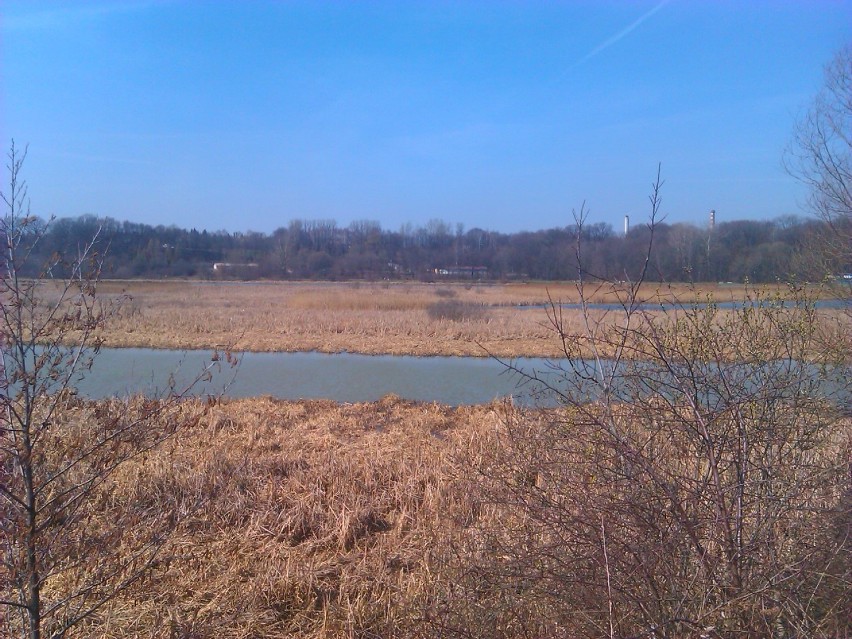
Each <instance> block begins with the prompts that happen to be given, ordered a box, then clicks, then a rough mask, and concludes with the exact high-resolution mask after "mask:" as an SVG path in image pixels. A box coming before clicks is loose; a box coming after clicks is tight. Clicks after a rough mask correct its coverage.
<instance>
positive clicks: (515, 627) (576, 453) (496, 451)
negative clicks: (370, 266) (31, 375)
mask: <svg viewBox="0 0 852 639" xmlns="http://www.w3.org/2000/svg"><path fill="white" fill-rule="evenodd" d="M102 406H103V405H102V404H100V405H99V404H90V403H87V402H81V401H78V400H74V401H73V402H72V404H71V405H69V408H70V410H71V413H72V414H73V415H76V416H77V417H78V418H80V421H76V422H75V420H73V419H72V420H70V421H69V422H68V423H69V424H70V423H72V422H75V423H77V427H78V428H79V427H80V424H81V423H91V419H86V418H87V416H88V417H91V415H90V412H91V411H97V410H103V408H102ZM590 410H591V409H590ZM661 410H662V407H661ZM182 411H183V416H182V418H183V419H184V420H185V421H187V423H188V424H190V425H189V426H187V427H185V428H184V429H183V430H182V431H181V436H180V437H179V438H175V439H171V440H169V441H168V442H166V444H165V445H163V446H161V447H160V448H158V449H157V450H153V451H151V452H150V453H148V454H147V455H146V456H144V457H141V458H138V459H136V460H133V461H132V462H129V463H127V464H125V465H124V466H122V468H121V470H120V472H119V473H117V474H116V475H115V476H114V477H113V478H112V480H111V482H110V483H109V484H106V485H104V486H103V487H101V488H100V489H99V490H98V496H97V498H96V499H93V500H92V501H91V503H90V504H88V505H87V506H86V508H87V511H86V512H87V516H88V517H89V522H90V524H89V525H90V527H91V530H92V531H93V532H96V531H97V530H99V529H100V528H101V527H102V528H103V529H104V530H108V529H110V528H111V522H113V521H123V522H131V523H130V524H128V526H127V527H126V528H125V529H124V530H122V536H121V538H117V539H116V540H115V541H116V543H117V544H118V545H117V546H116V547H118V548H121V547H123V546H122V544H125V543H126V544H127V547H130V546H131V545H132V544H131V543H130V541H132V540H133V539H136V538H139V537H140V536H144V535H145V534H146V531H147V530H148V527H149V524H148V522H147V521H146V517H154V518H155V519H157V520H158V521H159V520H160V519H162V518H167V519H168V520H169V521H170V522H171V528H172V532H171V534H170V536H169V537H168V539H167V540H166V543H165V544H164V545H163V547H162V549H161V550H160V552H159V554H158V557H159V560H158V561H157V562H156V563H155V565H154V569H153V571H151V572H150V573H149V574H148V576H147V577H146V578H145V579H144V580H142V581H138V582H136V583H134V584H133V586H132V588H130V589H129V590H127V591H125V592H123V593H120V594H119V596H117V597H116V598H114V599H112V600H111V601H110V602H109V604H108V605H107V606H105V607H104V608H102V609H100V610H98V611H97V612H96V613H95V614H94V615H93V616H91V617H90V618H89V619H87V620H86V621H85V622H84V624H83V625H82V626H80V627H78V629H77V630H76V634H75V636H76V637H83V638H85V639H107V638H109V639H118V638H122V637H138V638H140V639H143V638H148V637H150V638H154V637H182V638H189V637H195V638H202V637H204V638H206V637H220V638H248V637H252V638H256V639H261V638H267V637H268V638H278V637H304V638H308V637H310V638H319V637H443V636H469V637H498V636H499V637H512V638H521V637H529V636H549V637H558V636H564V637H574V636H609V635H608V634H607V632H606V624H607V620H606V615H605V612H604V611H605V610H606V597H607V594H606V586H605V583H606V582H605V581H601V579H602V577H603V575H604V573H603V572H601V571H602V570H603V568H602V566H601V564H599V563H597V562H598V559H599V554H600V549H601V548H602V547H605V548H606V550H607V551H608V552H609V555H608V558H609V562H610V564H609V565H610V566H611V567H612V568H611V569H612V584H613V588H617V589H618V590H617V591H613V592H615V595H611V596H612V597H613V598H614V601H616V605H617V606H618V608H617V611H616V612H617V615H618V619H619V623H620V624H621V627H622V628H626V627H629V625H630V624H631V622H632V621H634V620H635V619H638V618H641V616H642V614H641V613H640V612H638V611H637V610H638V609H637V608H635V607H631V606H630V605H628V603H629V602H633V603H636V602H637V601H655V600H654V599H653V596H652V595H650V594H649V592H648V591H647V587H648V582H647V581H645V578H646V577H647V576H648V575H655V578H660V579H663V580H664V581H665V580H667V579H669V578H671V579H672V581H671V582H670V585H671V587H672V588H676V586H677V584H678V583H680V582H675V581H674V579H675V578H677V579H682V580H684V583H688V584H691V585H690V590H689V591H686V590H684V591H677V592H676V591H675V590H672V592H671V594H672V597H674V598H669V597H668V596H664V597H663V599H662V601H663V602H670V603H671V605H672V606H676V605H677V604H678V601H683V600H686V599H687V597H692V596H696V597H699V598H700V596H701V593H702V592H707V593H709V592H711V589H712V579H713V577H712V575H710V576H707V575H704V574H703V573H702V572H701V571H700V569H697V568H696V570H697V572H695V573H692V572H690V571H691V570H692V569H691V568H690V567H689V565H687V564H686V563H684V562H682V561H680V560H679V561H674V562H672V561H671V560H670V557H673V556H679V557H682V558H685V557H686V555H685V554H684V553H685V550H684V549H685V547H686V546H688V544H689V543H690V542H689V537H688V535H681V534H680V532H679V530H680V529H679V528H678V527H677V525H675V524H681V523H683V522H684V521H685V520H683V519H681V518H679V517H678V516H677V514H676V513H671V512H668V511H667V510H666V508H665V507H664V505H663V504H662V502H660V501H659V500H657V499H656V498H655V497H654V495H653V494H652V493H648V491H652V489H653V486H652V484H648V483H645V482H641V481H637V480H635V478H634V480H630V478H629V477H626V476H625V475H624V474H623V473H624V469H623V468H622V467H620V466H619V465H618V464H617V463H616V462H615V460H614V459H613V458H612V457H611V456H610V455H609V453H608V451H607V447H606V446H603V445H597V446H596V445H595V444H594V443H593V441H592V440H593V439H594V437H591V438H590V437H589V436H592V435H593V431H592V430H591V429H592V428H593V427H594V424H593V423H592V422H590V420H589V415H585V416H584V415H582V414H580V413H577V412H576V411H571V410H566V409H559V410H551V411H543V410H536V411H529V412H527V411H519V410H518V409H516V408H514V407H512V406H511V405H510V404H508V403H505V402H503V403H493V404H490V405H487V406H476V407H465V408H448V407H445V406H440V405H436V404H418V403H413V402H407V401H403V400H400V399H398V398H393V397H388V398H385V399H383V400H382V401H379V402H375V403H364V404H336V403H333V402H325V401H302V402H287V401H278V400H273V399H268V398H256V399H249V400H239V401H229V402H222V403H218V404H214V405H208V404H206V403H204V402H201V401H197V400H187V401H186V402H184V404H183V408H182ZM590 414H591V413H590ZM661 416H662V412H661V413H660V415H659V416H658V417H660V418H661ZM643 417H644V416H642V415H638V414H637V413H636V412H635V411H632V409H630V408H629V407H626V406H625V407H622V408H621V409H619V411H618V415H617V416H616V419H617V421H618V423H619V424H620V425H621V426H622V427H623V428H624V432H625V433H630V434H631V436H632V437H635V438H636V441H646V440H647V444H646V445H647V446H651V448H649V449H648V450H647V452H646V453H645V454H648V455H653V456H654V460H655V463H658V462H661V461H662V460H664V459H666V460H668V462H667V465H666V466H665V468H667V470H668V473H667V475H666V478H668V479H671V480H672V481H675V480H676V478H677V477H684V478H685V481H686V482H687V483H684V484H683V485H680V484H678V485H677V489H678V490H683V499H684V500H685V501H684V502H683V503H684V505H685V507H686V508H687V509H689V511H690V512H694V513H695V516H696V519H694V523H695V525H696V526H701V527H705V526H712V525H713V520H712V518H710V519H703V515H702V514H701V513H702V512H703V511H702V510H701V507H700V503H699V501H697V500H698V499H699V498H700V492H695V491H700V490H701V488H700V485H695V484H693V483H691V480H690V479H689V478H690V477H692V476H693V473H697V474H698V476H700V475H701V474H702V472H703V471H702V468H703V466H702V464H703V462H702V460H701V459H700V458H698V457H694V456H689V455H684V454H683V451H684V450H686V449H687V448H688V447H689V444H688V442H686V441H685V440H682V437H681V434H678V433H677V431H676V429H672V430H671V432H672V433H675V434H677V435H678V437H676V438H671V437H669V436H667V435H666V432H668V431H665V432H664V431H659V432H656V431H655V432H651V431H646V430H644V429H645V428H646V426H642V423H643V422H642V419H641V418H643ZM637 418H638V419H637ZM672 419H675V420H677V419H678V417H677V416H672ZM661 423H664V425H665V426H667V427H668V426H672V424H674V423H675V422H672V421H671V419H670V420H669V421H668V422H661ZM152 426H153V427H157V426H158V425H157V424H156V423H153V424H152ZM554 429H556V430H554ZM643 432H644V433H645V435H647V437H646V436H645V435H643ZM842 432H846V433H848V424H846V425H845V426H844V427H843V428H841V429H840V430H839V431H838V434H837V437H835V438H834V439H833V440H832V441H828V442H824V443H823V444H821V445H820V448H819V451H817V450H816V449H814V451H812V452H809V453H807V454H808V455H811V456H813V455H828V456H831V457H832V458H833V459H837V458H840V459H842V458H843V456H844V455H847V456H848V451H849V449H848V446H849V442H848V440H847V441H844V437H845V436H841V433H842ZM572 433H574V434H575V435H577V437H574V436H573V435H572ZM649 438H650V439H649ZM598 441H600V440H598ZM824 444H829V445H824ZM814 460H815V461H819V460H818V459H817V458H816V457H814ZM641 461H644V459H643V460H641ZM642 472H643V470H642V469H641V468H637V470H636V471H635V473H636V477H639V476H640V475H641V473H642ZM784 472H785V473H788V474H790V473H793V474H795V473H796V472H797V471H796V470H795V468H794V467H790V468H787V469H786V470H785V471H784ZM567 485H570V486H571V487H572V491H569V492H566V486H567ZM758 485H759V484H756V486H758ZM812 489H813V491H814V495H815V498H818V499H820V500H821V499H825V500H828V502H831V503H837V502H838V499H839V500H840V503H843V500H844V499H846V500H848V496H846V497H844V493H843V491H844V484H843V483H842V482H841V483H831V482H829V483H822V484H815V485H814V486H813V487H812ZM602 505H609V507H615V506H619V507H622V508H623V511H619V512H620V513H621V514H620V515H619V517H616V516H615V514H616V512H615V511H614V510H612V511H610V516H611V517H610V516H608V517H607V518H606V519H605V520H604V521H603V526H602V523H601V520H600V519H597V518H595V517H594V516H593V514H594V512H596V509H597V508H599V507H601V506H602ZM812 505H820V504H817V502H813V504H812ZM804 506H805V507H807V506H808V504H805V505H804ZM584 508H585V510H584ZM652 511H653V513H652ZM803 512H804V511H803ZM836 512H837V515H836V518H835V520H834V523H833V524H832V523H831V522H830V521H829V522H828V523H829V524H830V525H824V522H822V520H820V519H818V518H815V517H814V515H811V516H809V517H796V518H793V519H791V520H790V521H789V522H788V523H789V524H790V525H791V526H792V527H784V526H782V525H780V524H781V522H779V525H778V526H775V527H773V528H772V530H775V531H778V532H779V533H781V532H782V531H786V533H784V534H785V535H787V536H786V537H780V538H779V543H781V544H782V546H783V548H784V549H785V550H784V552H786V553H790V554H789V561H790V562H792V564H791V565H796V563H795V562H796V561H798V560H799V559H800V557H799V556H798V555H797V554H796V553H798V552H801V551H804V552H807V553H811V552H817V553H818V551H819V548H820V546H819V545H818V544H819V539H821V538H822V537H826V539H829V538H832V536H833V535H838V534H840V535H842V534H844V533H843V530H844V528H843V526H848V522H847V521H846V520H844V519H843V518H842V517H843V516H842V515H841V513H842V511H841V510H837V511H836ZM133 513H136V514H137V515H138V516H135V519H133V518H131V517H129V516H128V515H129V514H133ZM144 513H148V515H147V516H141V515H139V514H142V515H144ZM531 514H534V516H532V517H531V516H530V515H531ZM652 514H653V516H654V517H659V519H658V520H656V523H655V520H649V519H647V518H645V516H651V515H652ZM845 516H846V517H847V518H848V514H847V515H845ZM134 521H135V523H132V522H134ZM688 521H693V520H692V519H689V520H688ZM649 526H650V527H652V528H654V530H655V532H656V533H657V534H660V533H662V532H663V531H666V533H665V537H664V539H663V542H664V543H665V544H668V545H664V546H659V547H658V546H657V545H655V544H653V543H650V544H648V543H646V542H647V541H648V538H647V535H649V534H650V533H649V530H650V528H649ZM601 530H603V534H604V535H605V539H606V541H605V542H604V545H603V546H602V545H601V538H600V534H601ZM572 531H573V532H572ZM705 532H706V531H705V530H704V529H703V528H702V529H701V532H699V535H704V534H705ZM800 534H804V535H805V536H809V538H810V539H812V541H813V542H814V543H815V544H817V545H816V546H814V547H811V546H797V545H795V544H794V543H793V542H792V537H790V536H789V535H793V536H796V535H800ZM595 535H598V536H597V537H596V536H595ZM594 539H598V544H597V545H595V544H594V543H592V545H591V546H584V545H583V544H584V543H585V542H586V541H587V540H594ZM643 540H644V541H643ZM650 541H651V542H653V541H654V540H653V539H650ZM701 543H707V544H708V551H709V552H711V553H718V554H719V555H720V557H721V558H724V557H725V554H724V548H723V547H722V546H717V545H714V542H713V541H712V540H711V538H709V537H707V538H706V539H705V537H703V536H702V537H701ZM823 547H824V548H826V549H828V548H830V547H832V546H829V545H826V546H823ZM814 549H815V550H814ZM657 551H659V554H654V552H657ZM669 551H676V552H675V554H674V555H669V554H667V553H668V552H669ZM636 552H639V553H643V554H641V555H640V556H641V558H642V561H643V565H646V566H647V574H644V573H641V572H638V573H637V572H636V571H635V570H632V569H629V565H630V562H631V561H632V560H633V559H635V557H634V553H636ZM752 552H757V549H754V550H752V551H750V553H752ZM714 556H715V555H714ZM749 557H752V555H751V554H750V555H749ZM755 557H756V556H755ZM819 558H820V560H823V559H826V558H823V557H822V555H819ZM827 559H828V560H830V559H831V557H828V558H827ZM842 559H843V558H842V556H841V555H835V558H834V560H835V562H838V561H841V560H842ZM785 560H786V559H785ZM713 561H715V559H714V560H713ZM747 565H748V566H751V567H752V568H753V569H754V570H758V571H759V570H761V569H762V568H763V566H764V564H763V563H761V562H759V561H750V560H749V561H748V564H747ZM820 565H821V566H822V569H823V571H822V574H823V578H824V579H825V578H826V577H827V575H828V573H829V572H830V570H838V569H841V568H842V566H840V565H839V564H837V563H835V564H834V565H831V564H825V563H823V564H820ZM92 568H93V566H92V565H90V564H88V563H85V562H84V563H81V564H80V565H79V570H90V569H92ZM723 569H724V562H722V561H720V564H719V567H718V568H717V569H715V570H716V571H721V570H723ZM566 570H567V571H568V572H567V573H566V572H564V571H566ZM583 571H587V572H583ZM571 575H573V577H571ZM690 575H693V577H690ZM708 579H709V580H710V581H707V580H708ZM815 583H816V582H809V585H811V586H814V585H815ZM662 584H663V582H660V583H658V584H657V585H658V586H659V585H662ZM47 585H48V589H47V591H48V592H49V593H51V594H56V591H57V590H60V591H61V589H62V588H63V587H64V582H62V581H58V580H55V581H49V582H48V584H47ZM783 585H784V584H783V582H781V583H779V587H782V586H783ZM821 592H823V591H821ZM826 592H828V593H829V594H830V593H831V591H826ZM834 592H835V594H836V593H837V591H834ZM770 594H771V593H770ZM705 596H710V597H711V599H705V604H706V605H707V606H710V607H712V605H713V600H712V596H713V595H705ZM678 598H680V599H678ZM559 601H563V602H570V606H567V607H566V606H560V605H559ZM814 601H816V600H813V599H812V600H811V604H813V602H814ZM824 602H825V604H826V605H830V600H829V598H826V599H825V600H824ZM717 603H718V602H717ZM782 603H783V602H782ZM817 603H819V602H818V601H817ZM738 610H745V608H742V607H741V608H739V609H738ZM757 612H759V611H757ZM842 612H843V611H842V610H840V609H837V608H835V609H833V610H828V617H829V618H830V619H829V621H830V623H834V624H835V625H834V626H831V627H833V628H835V629H842ZM759 614H762V615H763V616H762V617H760V619H761V620H763V619H768V620H771V619H773V618H774V617H773V615H775V614H777V610H775V611H773V610H764V611H763V613H759ZM631 615H633V616H631ZM837 624H839V625H837ZM687 630H688V629H687ZM687 630H685V631H684V632H685V633H686V634H681V635H680V636H691V635H689V632H688V631H687ZM616 636H621V635H616ZM660 636H668V635H667V634H665V633H663V634H660ZM696 636H697V635H696ZM708 636H717V635H715V634H712V633H711V635H708ZM718 636H723V635H718ZM724 636H727V635H724ZM755 636H756V635H755Z"/></svg>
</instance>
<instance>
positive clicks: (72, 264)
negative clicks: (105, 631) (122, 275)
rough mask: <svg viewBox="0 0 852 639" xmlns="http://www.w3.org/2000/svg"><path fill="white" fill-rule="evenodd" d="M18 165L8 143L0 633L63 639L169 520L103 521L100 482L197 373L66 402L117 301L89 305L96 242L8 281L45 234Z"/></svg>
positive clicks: (0, 230)
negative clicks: (125, 394)
mask: <svg viewBox="0 0 852 639" xmlns="http://www.w3.org/2000/svg"><path fill="white" fill-rule="evenodd" d="M25 156H26V152H25V151H24V152H21V151H20V150H19V149H18V148H16V147H15V145H14V143H13V144H12V146H11V150H10V152H9V154H8V162H9V163H8V165H7V170H8V174H9V179H10V181H9V191H8V193H3V195H2V198H3V202H4V204H5V207H6V211H5V214H4V216H3V219H2V222H0V224H2V226H0V241H2V250H3V255H2V258H0V271H2V272H1V273H0V301H2V312H0V340H2V342H1V343H2V362H3V372H4V375H3V379H2V383H1V384H0V410H2V417H0V504H2V511H0V634H2V635H3V636H7V637H20V638H22V639H23V638H24V637H26V638H27V639H39V638H40V637H42V636H47V637H51V638H59V637H64V636H65V635H66V633H67V632H68V631H69V629H71V628H73V627H74V626H75V625H77V624H79V623H80V622H82V621H83V620H85V619H87V618H88V617H90V616H91V615H92V614H93V613H95V612H96V611H98V610H99V609H100V608H101V607H102V606H104V604H105V603H107V602H109V601H110V600H111V599H112V598H114V597H115V596H116V595H117V594H119V593H120V592H122V591H123V590H124V589H126V588H128V587H129V586H130V585H131V584H132V583H134V581H136V580H137V579H139V578H140V577H141V576H142V575H144V574H145V573H146V571H148V570H149V569H150V568H151V566H152V565H153V564H154V562H155V561H156V559H157V554H158V551H159V550H160V548H161V547H162V543H163V541H164V539H165V538H166V536H167V534H168V531H169V530H170V528H171V527H172V526H173V525H174V514H173V513H163V512H153V511H151V510H150V509H149V508H148V507H146V505H145V504H136V505H130V506H128V507H127V508H126V509H122V511H121V512H122V514H121V515H120V516H119V519H118V520H115V519H113V520H109V521H107V520H105V517H104V516H103V511H104V507H103V506H104V504H106V503H108V500H109V499H110V491H109V486H110V481H111V480H112V479H113V477H114V476H115V474H116V473H117V472H119V471H120V469H121V468H122V467H123V464H124V463H125V462H127V461H128V460H130V459H132V458H135V457H138V456H139V455H142V454H144V453H145V451H148V450H150V449H152V448H153V447H155V446H157V445H158V444H159V443H160V442H162V441H163V440H164V439H166V438H168V437H170V436H171V435H172V434H174V433H175V432H176V431H177V430H178V429H179V428H180V427H181V426H183V425H185V424H186V421H187V420H186V418H185V417H183V416H182V411H181V404H180V402H179V401H178V400H179V399H180V398H181V397H182V396H183V395H184V394H185V393H186V392H188V391H189V389H190V388H192V387H193V386H194V384H195V383H197V382H198V381H199V380H200V379H202V377H207V376H208V375H209V374H210V369H209V367H208V369H206V370H204V371H201V372H200V376H199V377H198V378H196V379H195V380H194V381H193V382H192V383H191V384H189V385H188V386H186V387H184V388H176V387H172V388H170V389H168V390H167V391H166V392H165V393H164V396H163V397H161V398H159V399H145V398H130V399H115V400H108V401H103V402H98V403H94V402H87V401H84V400H81V399H78V398H77V397H76V391H75V387H76V384H77V383H78V382H79V381H80V380H81V379H82V377H84V376H85V374H86V371H87V370H89V367H90V366H91V365H92V362H93V359H94V357H95V355H96V354H97V352H98V349H99V348H100V346H101V338H100V333H101V328H102V327H103V325H104V323H105V322H106V321H108V320H109V318H110V317H111V316H112V315H113V314H114V313H115V312H117V310H118V309H119V308H120V305H121V302H122V299H121V298H115V299H106V298H103V297H102V296H98V295H97V286H98V278H99V276H100V271H101V264H102V261H101V260H102V254H101V253H99V252H98V251H97V250H96V249H97V243H98V239H99V238H98V237H97V235H96V236H95V237H93V238H91V240H90V241H89V242H88V243H87V244H85V245H82V246H77V247H73V254H72V255H70V256H67V257H63V256H54V257H53V258H51V260H50V261H49V262H48V263H47V264H44V265H43V266H42V270H41V273H40V277H37V278H33V279H25V278H24V277H22V273H23V272H24V269H25V267H26V266H27V265H28V262H29V261H30V259H31V256H32V255H33V252H34V250H35V248H36V246H37V245H38V242H39V239H40V238H41V237H42V236H43V234H44V232H45V226H44V225H43V224H41V223H38V220H37V219H36V218H35V217H34V216H32V215H31V214H30V210H29V201H28V198H27V188H26V184H25V182H23V180H22V179H21V169H22V165H23V163H24V159H25ZM57 274H62V277H52V276H54V275H57ZM212 365H213V363H212V362H211V366H212ZM154 418H157V419H156V423H158V424H166V426H165V427H160V428H152V427H151V424H152V423H153V422H154ZM140 531H145V532H144V534H140Z"/></svg>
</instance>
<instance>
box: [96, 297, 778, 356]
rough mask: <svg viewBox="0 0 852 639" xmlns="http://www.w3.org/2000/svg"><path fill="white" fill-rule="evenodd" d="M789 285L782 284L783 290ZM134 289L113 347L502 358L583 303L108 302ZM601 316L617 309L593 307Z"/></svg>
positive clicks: (551, 352) (536, 350)
mask: <svg viewBox="0 0 852 639" xmlns="http://www.w3.org/2000/svg"><path fill="white" fill-rule="evenodd" d="M643 290H644V291H645V292H646V293H647V294H646V295H644V297H643V299H645V300H648V301H650V302H653V301H654V300H659V299H669V300H670V299H679V300H681V301H684V302H690V301H694V300H701V299H704V298H705V296H706V295H707V294H712V295H714V297H715V299H717V300H722V301H724V300H731V299H740V298H741V296H742V294H743V289H742V287H720V286H716V285H709V286H699V287H697V288H690V287H686V286H683V285H681V286H674V287H668V286H665V287H663V286H655V285H650V284H649V285H647V286H646V287H645V289H643ZM780 290H783V289H780ZM124 293H126V294H128V295H129V296H130V299H129V300H127V301H126V302H125V303H124V305H123V308H122V312H121V313H120V315H119V317H117V318H114V319H112V320H111V321H110V322H109V325H108V330H107V332H106V334H105V337H106V345H107V346H113V347H153V348H181V349H183V348H216V347H223V346H227V347H232V348H234V349H237V350H251V351H312V350H315V351H320V352H329V353H334V352H343V351H349V352H356V353H365V354H395V355H401V354H410V355H472V356H486V355H488V354H489V353H490V354H493V355H497V356H501V357H517V356H542V357H553V356H558V355H559V354H560V349H559V344H558V343H557V341H556V340H554V339H553V331H552V327H551V325H550V322H549V320H548V316H547V313H546V311H545V310H544V309H543V308H533V309H519V308H517V306H519V305H536V304H539V305H541V304H546V303H547V302H548V300H550V299H552V300H554V301H557V302H563V303H576V302H577V301H578V299H579V295H578V292H577V289H576V286H575V285H574V284H573V283H548V284H539V283H531V284H506V285H501V284H493V285H490V284H489V285H486V284H449V283H441V284H420V283H398V282H397V283H378V284H375V283H281V282H259V283H233V282H230V283H229V282H189V281H163V282H147V281H129V282H112V281H107V282H102V283H101V284H100V287H99V295H100V296H101V299H104V300H108V299H117V298H118V297H119V296H121V295H122V294H124ZM587 293H588V301H590V302H594V303H600V302H613V301H615V300H616V299H617V291H616V290H615V289H614V288H613V287H611V286H605V287H599V288H598V287H596V288H594V289H589V290H588V291H587ZM447 300H452V301H453V302H458V303H460V304H470V305H481V306H484V307H485V309H486V310H485V312H483V313H477V314H462V315H461V316H460V318H457V319H461V320H462V321H454V320H453V319H447V318H441V317H438V316H437V314H435V313H431V314H430V312H429V309H430V308H433V307H434V306H435V305H436V304H440V303H442V302H446V301H447ZM590 317H591V319H592V321H593V322H600V321H602V322H605V323H606V322H611V321H612V320H613V318H614V314H612V313H605V312H603V311H600V310H593V311H591V312H590ZM581 320H582V317H581V313H580V312H579V311H576V310H574V311H566V312H565V313H564V314H563V321H564V322H565V328H566V329H568V332H577V331H580V330H581V329H582V321H581Z"/></svg>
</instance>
